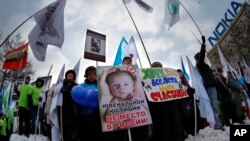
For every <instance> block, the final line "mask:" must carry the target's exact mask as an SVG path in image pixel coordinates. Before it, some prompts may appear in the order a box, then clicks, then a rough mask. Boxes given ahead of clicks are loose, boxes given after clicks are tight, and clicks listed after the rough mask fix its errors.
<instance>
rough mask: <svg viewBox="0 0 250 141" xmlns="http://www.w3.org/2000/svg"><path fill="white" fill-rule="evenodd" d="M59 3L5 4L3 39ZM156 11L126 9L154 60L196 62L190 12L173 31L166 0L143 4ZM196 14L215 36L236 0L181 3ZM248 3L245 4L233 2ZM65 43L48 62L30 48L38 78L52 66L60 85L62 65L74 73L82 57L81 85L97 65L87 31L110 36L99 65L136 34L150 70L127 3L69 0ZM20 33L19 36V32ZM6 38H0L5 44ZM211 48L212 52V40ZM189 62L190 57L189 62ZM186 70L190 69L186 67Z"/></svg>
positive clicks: (0, 0)
mask: <svg viewBox="0 0 250 141" xmlns="http://www.w3.org/2000/svg"><path fill="white" fill-rule="evenodd" d="M54 1H55V0H0V15H1V16H0V30H1V32H2V33H3V34H4V38H5V37H6V36H7V35H8V34H10V33H11V32H12V30H13V29H14V28H16V27H17V26H18V25H19V24H20V23H21V22H22V21H24V20H25V19H27V18H28V17H29V16H31V15H32V14H34V13H35V12H36V11H38V10H39V9H41V8H43V7H45V6H47V5H48V4H50V3H52V2H54ZM144 1H145V2H146V3H147V4H149V5H151V6H152V7H153V12H152V13H147V12H145V11H143V10H142V9H141V8H140V7H138V5H137V4H136V3H135V2H134V1H133V0H132V1H131V2H130V3H129V4H128V5H127V6H128V8H129V10H130V12H131V14H132V16H133V18H134V20H135V23H136V25H137V27H138V29H139V31H140V34H141V36H142V40H143V42H144V44H145V47H146V50H147V52H148V54H149V58H150V60H151V62H154V61H160V62H162V63H163V65H164V67H171V68H175V69H177V68H180V67H181V65H180V56H183V57H184V58H185V56H186V55H187V56H188V57H189V58H190V59H191V61H192V62H193V63H194V59H193V56H194V54H195V53H196V52H198V51H199V50H200V45H199V43H198V41H197V40H196V38H195V37H194V36H193V34H192V33H191V31H192V32H193V33H194V34H195V35H196V36H198V37H199V38H200V36H201V35H200V34H199V31H198V30H197V28H196V27H195V25H194V23H193V22H192V21H191V19H190V17H189V16H188V14H187V13H186V12H185V10H184V9H183V8H182V7H180V16H181V19H180V21H179V22H178V23H177V24H175V25H174V26H173V27H172V28H171V29H170V30H168V25H164V21H163V20H164V18H163V16H164V3H165V0H144ZM180 1H181V2H182V3H183V5H184V6H185V7H186V8H187V9H188V11H189V12H190V13H191V15H192V16H193V18H194V19H195V21H196V22H197V24H198V26H199V27H200V29H201V31H202V33H203V35H205V36H206V37H209V36H212V35H213V31H214V29H215V27H216V25H217V24H218V23H219V22H220V21H221V19H222V18H224V14H225V13H226V11H227V9H230V10H232V7H231V4H230V3H231V2H232V0H200V2H197V1H199V0H180ZM234 1H236V2H240V3H243V2H244V0H234ZM64 24H65V39H64V44H63V46H62V49H59V48H57V47H54V46H49V47H48V50H47V57H46V60H45V62H39V61H37V60H36V59H35V58H34V56H33V54H32V52H31V49H29V59H30V60H31V61H32V62H33V64H34V68H35V70H36V74H35V76H33V80H35V79H36V78H37V77H38V76H45V75H47V73H48V71H49V68H50V66H51V65H52V64H53V68H52V71H51V74H52V75H53V79H52V82H55V81H56V79H57V77H58V74H59V71H60V69H61V67H62V66H63V64H64V63H65V64H66V70H68V69H72V68H73V67H74V65H75V64H76V63H77V61H78V59H79V58H80V57H81V58H82V59H81V66H80V73H79V78H78V80H79V83H81V82H83V80H84V77H83V76H84V70H85V69H86V67H87V66H89V65H93V66H96V62H95V61H92V60H88V59H83V53H84V45H85V37H86V31H87V29H90V30H93V31H96V32H99V33H102V34H105V35H106V63H102V62H98V65H100V66H104V65H113V62H114V58H115V55H116V51H117V49H118V46H119V43H120V41H121V39H122V37H125V38H126V39H127V40H129V38H130V37H131V36H134V38H135V42H136V46H137V49H138V52H139V56H140V58H141V60H142V66H143V67H144V68H146V67H149V63H148V61H147V57H146V55H145V51H144V49H143V47H142V44H141V42H140V40H139V36H138V34H137V32H136V30H135V28H134V25H133V23H132V21H131V19H130V17H129V15H128V13H127V11H126V9H125V7H124V5H123V2H122V0H67V2H66V6H65V10H64ZM34 25H35V22H34V19H33V18H32V19H30V20H29V21H28V22H27V23H25V24H24V25H23V26H22V27H21V28H20V29H19V30H18V31H17V32H21V33H22V36H23V39H24V40H28V38H27V37H28V34H29V32H30V31H31V30H32V28H33V26H34ZM17 32H16V33H17ZM2 41H3V40H0V43H2ZM207 45H208V47H207V49H208V50H209V49H210V48H211V46H210V44H209V43H208V41H207ZM184 63H185V64H186V59H185V60H184ZM186 68H187V65H186Z"/></svg>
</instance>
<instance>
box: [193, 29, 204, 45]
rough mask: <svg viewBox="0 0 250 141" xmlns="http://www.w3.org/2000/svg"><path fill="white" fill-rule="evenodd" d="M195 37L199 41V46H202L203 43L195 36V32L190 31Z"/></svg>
mask: <svg viewBox="0 0 250 141" xmlns="http://www.w3.org/2000/svg"><path fill="white" fill-rule="evenodd" d="M190 32H191V33H192V34H193V35H194V37H195V38H196V39H197V41H198V42H199V44H200V45H201V44H202V43H201V41H200V40H199V39H198V37H197V36H196V35H195V34H194V32H193V31H190Z"/></svg>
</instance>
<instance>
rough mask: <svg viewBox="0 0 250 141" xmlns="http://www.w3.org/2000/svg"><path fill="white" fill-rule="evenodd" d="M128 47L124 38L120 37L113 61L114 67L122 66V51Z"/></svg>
mask: <svg viewBox="0 0 250 141" xmlns="http://www.w3.org/2000/svg"><path fill="white" fill-rule="evenodd" d="M127 45H128V42H127V41H126V39H125V38H124V37H122V40H121V42H120V45H119V47H118V50H117V53H116V56H115V61H114V66H117V65H120V64H122V60H123V58H124V49H125V47H126V46H127Z"/></svg>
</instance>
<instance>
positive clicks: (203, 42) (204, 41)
mask: <svg viewBox="0 0 250 141" xmlns="http://www.w3.org/2000/svg"><path fill="white" fill-rule="evenodd" d="M201 40H202V44H203V45H205V43H206V38H205V36H202V37H201Z"/></svg>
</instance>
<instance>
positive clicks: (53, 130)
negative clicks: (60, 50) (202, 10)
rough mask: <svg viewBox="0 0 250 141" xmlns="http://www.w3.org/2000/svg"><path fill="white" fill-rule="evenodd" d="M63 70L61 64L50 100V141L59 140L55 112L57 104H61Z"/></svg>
mask: <svg viewBox="0 0 250 141" xmlns="http://www.w3.org/2000/svg"><path fill="white" fill-rule="evenodd" d="M64 71H65V64H64V65H63V67H62V69H61V71H60V74H59V76H58V79H57V83H56V86H55V89H54V95H53V98H52V102H51V107H50V121H51V123H52V126H51V133H52V141H60V140H61V134H60V128H59V120H58V114H57V113H58V112H57V106H61V105H62V94H61V92H60V91H61V88H62V86H63V77H64Z"/></svg>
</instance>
